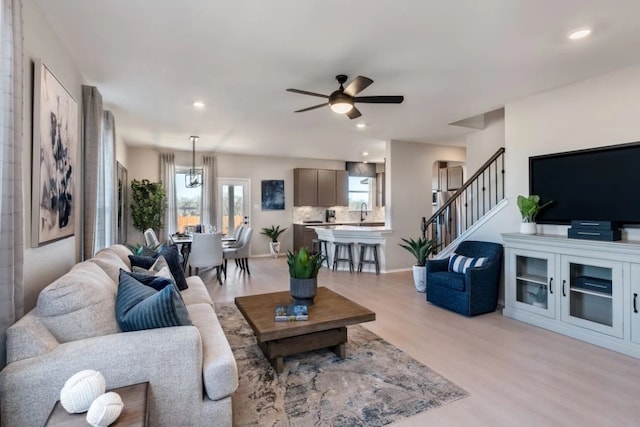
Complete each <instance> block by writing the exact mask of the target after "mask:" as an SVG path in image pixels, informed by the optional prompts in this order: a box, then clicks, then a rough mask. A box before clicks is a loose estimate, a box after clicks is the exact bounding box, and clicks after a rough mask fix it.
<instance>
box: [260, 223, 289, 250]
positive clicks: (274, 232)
mask: <svg viewBox="0 0 640 427" xmlns="http://www.w3.org/2000/svg"><path fill="white" fill-rule="evenodd" d="M286 230H287V227H284V228H280V226H279V225H272V226H271V227H265V228H263V229H262V231H261V232H260V234H264V235H265V236H267V237H269V238H270V239H271V242H269V253H270V254H271V256H272V257H274V258H278V255H280V242H278V237H280V235H281V234H282V233H284V232H285V231H286Z"/></svg>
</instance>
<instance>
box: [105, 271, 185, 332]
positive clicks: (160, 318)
mask: <svg viewBox="0 0 640 427" xmlns="http://www.w3.org/2000/svg"><path fill="white" fill-rule="evenodd" d="M116 317H117V319H118V324H119V325H120V328H122V330H123V331H125V332H127V331H139V330H142V329H154V328H165V327H170V326H190V325H191V320H190V319H189V313H188V312H187V309H186V307H185V306H184V302H182V298H181V297H180V294H179V292H178V291H177V290H176V288H175V287H173V286H165V287H164V288H163V289H162V290H160V291H156V290H155V289H152V288H150V287H148V286H145V285H143V284H142V283H140V282H138V281H137V280H136V279H134V278H133V277H131V276H130V275H128V274H126V272H124V271H123V272H122V273H121V274H120V282H119V285H118V296H117V298H116Z"/></svg>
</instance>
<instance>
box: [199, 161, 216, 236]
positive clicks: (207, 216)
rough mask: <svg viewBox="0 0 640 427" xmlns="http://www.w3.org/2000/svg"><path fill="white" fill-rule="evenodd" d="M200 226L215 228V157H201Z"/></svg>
mask: <svg viewBox="0 0 640 427" xmlns="http://www.w3.org/2000/svg"><path fill="white" fill-rule="evenodd" d="M200 209H201V212H200V218H201V221H200V222H201V223H202V224H205V225H206V224H209V225H213V226H216V224H217V223H216V219H217V218H216V169H215V157H214V156H207V155H205V156H203V157H202V203H201V206H200Z"/></svg>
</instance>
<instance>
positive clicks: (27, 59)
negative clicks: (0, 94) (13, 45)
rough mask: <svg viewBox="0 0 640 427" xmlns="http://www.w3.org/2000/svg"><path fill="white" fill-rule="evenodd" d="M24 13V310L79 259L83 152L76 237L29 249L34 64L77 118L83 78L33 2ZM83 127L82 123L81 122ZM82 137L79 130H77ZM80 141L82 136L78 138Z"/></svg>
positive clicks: (26, 3) (27, 1)
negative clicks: (73, 104) (72, 104)
mask: <svg viewBox="0 0 640 427" xmlns="http://www.w3.org/2000/svg"><path fill="white" fill-rule="evenodd" d="M23 5H24V6H23V13H24V68H25V69H24V107H23V112H24V129H23V141H24V145H23V148H24V150H23V180H24V204H25V206H24V212H25V236H24V238H25V246H26V249H25V253H24V299H25V301H24V305H25V311H28V310H30V309H31V308H33V307H34V306H35V303H36V300H37V296H38V293H39V292H40V290H41V289H42V288H44V287H45V286H46V285H48V284H49V283H51V282H52V281H53V280H55V279H56V278H58V277H60V276H61V275H62V274H64V273H66V272H67V271H68V270H69V269H70V268H71V266H72V265H73V264H74V263H75V262H76V260H77V259H79V250H80V245H79V244H78V242H80V219H81V212H82V211H81V209H80V203H79V201H80V200H81V197H80V196H79V195H80V192H81V190H82V189H81V187H80V185H79V183H80V176H81V171H82V166H81V164H80V152H78V153H77V154H76V159H77V161H76V163H77V165H76V169H75V176H76V177H77V179H76V182H75V185H76V188H75V194H76V199H75V201H76V203H75V207H74V209H75V218H76V230H75V236H74V237H69V238H67V239H63V240H60V241H57V242H54V243H51V244H48V245H45V246H42V247H39V248H29V246H30V242H31V194H32V190H31V151H32V110H31V108H32V105H31V100H32V96H33V93H32V92H33V85H32V82H33V65H32V61H33V59H35V58H38V59H41V60H42V61H43V62H44V63H45V64H46V65H47V67H48V68H49V69H50V70H51V72H52V73H53V74H54V75H55V76H56V77H57V79H58V80H59V81H60V82H61V83H62V85H63V86H64V87H65V88H66V89H67V90H68V91H69V93H71V95H72V96H73V97H74V98H75V100H76V101H77V102H78V117H81V113H80V111H81V109H80V104H81V102H82V78H81V75H80V72H79V71H78V69H77V67H76V65H75V64H74V62H73V60H72V59H71V56H70V55H69V53H68V52H67V51H66V49H65V48H64V46H63V45H62V43H61V42H60V40H59V39H58V36H57V35H56V34H55V33H54V32H53V30H52V29H51V27H50V26H49V23H48V22H47V21H46V20H45V18H44V16H43V15H42V13H41V11H40V9H39V7H38V6H37V5H36V4H35V2H34V0H24V1H23ZM78 124H79V126H80V120H78ZM78 135H79V136H80V135H81V134H80V128H78ZM78 140H80V137H79V138H78Z"/></svg>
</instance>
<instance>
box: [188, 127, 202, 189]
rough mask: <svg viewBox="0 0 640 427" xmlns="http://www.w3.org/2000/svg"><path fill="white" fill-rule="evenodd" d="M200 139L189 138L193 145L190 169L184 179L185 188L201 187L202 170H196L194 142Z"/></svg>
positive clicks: (197, 137) (195, 137)
mask: <svg viewBox="0 0 640 427" xmlns="http://www.w3.org/2000/svg"><path fill="white" fill-rule="evenodd" d="M198 139H200V137H199V136H190V137H189V140H190V141H191V144H192V145H193V151H192V163H191V169H189V171H188V172H187V174H186V175H185V178H184V181H185V182H184V185H185V187H187V188H196V187H200V186H201V185H202V168H198V169H196V141H197V140H198Z"/></svg>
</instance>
